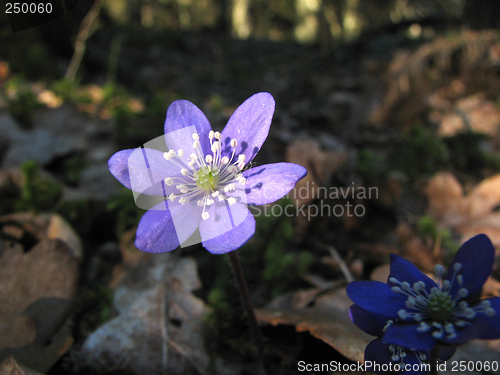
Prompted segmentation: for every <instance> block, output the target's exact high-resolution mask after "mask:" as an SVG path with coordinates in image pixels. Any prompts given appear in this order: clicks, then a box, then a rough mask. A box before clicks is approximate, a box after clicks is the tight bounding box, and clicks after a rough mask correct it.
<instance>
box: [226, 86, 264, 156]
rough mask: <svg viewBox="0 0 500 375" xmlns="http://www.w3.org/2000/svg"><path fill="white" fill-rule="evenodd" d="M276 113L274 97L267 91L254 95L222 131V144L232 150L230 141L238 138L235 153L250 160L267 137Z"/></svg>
mask: <svg viewBox="0 0 500 375" xmlns="http://www.w3.org/2000/svg"><path fill="white" fill-rule="evenodd" d="M273 113H274V98H273V97H272V95H271V94H269V93H267V92H261V93H258V94H255V95H252V96H251V97H250V98H248V99H247V100H245V101H244V102H243V104H241V105H240V106H239V107H238V108H237V109H236V111H235V112H234V113H233V115H232V116H231V118H230V119H229V121H228V122H227V125H226V127H225V128H224V130H223V131H222V138H221V141H222V146H223V148H224V149H225V153H226V154H229V153H231V152H232V151H230V150H231V148H230V145H229V143H230V142H231V139H236V140H237V141H238V145H237V146H236V152H235V155H239V154H244V155H245V158H246V159H245V162H246V163H248V162H250V161H251V160H252V159H253V158H254V157H255V155H256V154H257V152H258V151H259V150H260V148H261V147H262V144H263V143H264V141H265V140H266V138H267V135H268V133H269V127H270V126H271V120H272V118H273Z"/></svg>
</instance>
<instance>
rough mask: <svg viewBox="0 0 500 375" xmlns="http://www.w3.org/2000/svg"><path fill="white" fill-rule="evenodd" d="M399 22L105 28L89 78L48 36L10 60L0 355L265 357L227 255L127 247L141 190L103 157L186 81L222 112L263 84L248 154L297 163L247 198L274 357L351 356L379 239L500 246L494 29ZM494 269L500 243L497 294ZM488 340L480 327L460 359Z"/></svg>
mask: <svg viewBox="0 0 500 375" xmlns="http://www.w3.org/2000/svg"><path fill="white" fill-rule="evenodd" d="M406 32H407V30H402V31H401V33H398V34H390V35H389V34H388V35H376V36H372V37H368V36H366V37H364V38H363V39H361V40H360V41H358V42H355V43H352V44H349V45H342V46H341V45H339V46H328V47H327V48H325V46H323V47H322V48H320V47H318V46H302V45H298V44H292V43H277V42H269V41H259V40H235V39H232V38H230V37H226V36H221V35H218V34H216V33H212V32H205V33H199V34H188V33H183V34H173V33H169V32H163V31H144V30H142V31H140V32H139V31H138V30H125V29H123V30H122V29H112V30H111V29H110V30H107V29H102V30H99V31H98V32H97V33H96V34H95V35H94V36H93V37H92V38H91V39H89V40H88V42H87V50H86V53H85V56H84V60H83V63H82V66H81V69H80V74H79V76H80V77H82V78H81V79H80V80H79V81H69V80H64V79H61V78H60V77H62V76H63V75H64V69H62V68H61V67H65V66H67V63H68V61H67V60H64V59H61V58H57V57H54V56H53V52H51V49H50V45H47V46H44V45H43V42H42V40H41V39H40V40H37V39H35V41H36V42H38V43H41V44H40V46H39V47H37V48H36V49H34V50H35V51H34V52H33V56H31V57H30V58H27V57H26V58H25V59H24V60H23V61H18V60H16V59H15V57H11V58H8V59H5V60H3V61H0V125H1V126H0V149H1V150H2V151H0V166H1V169H0V202H1V203H0V214H1V215H2V216H0V230H1V241H0V246H1V247H0V285H4V289H1V288H0V306H1V308H0V332H1V334H0V336H1V337H2V338H0V359H1V360H3V359H5V361H4V362H3V363H2V364H1V365H0V366H4V367H3V369H4V370H3V371H7V370H5V369H8V368H9V367H8V366H11V367H12V368H14V366H15V365H14V363H13V362H9V361H8V360H7V359H6V358H8V357H9V356H11V355H12V356H13V357H14V358H15V360H16V361H17V362H19V363H21V364H22V365H23V366H25V369H24V370H18V371H19V372H18V373H20V374H21V373H25V374H30V372H29V370H27V369H26V368H31V369H32V370H35V371H37V372H38V373H44V374H47V375H56V374H94V373H104V374H143V373H145V372H144V371H146V372H147V373H150V374H156V373H158V374H160V373H164V371H167V372H166V373H168V374H185V375H188V374H256V373H258V371H259V370H258V363H257V361H256V350H255V347H254V345H253V344H252V338H251V335H250V332H249V330H248V326H247V323H246V320H245V319H244V313H243V310H242V308H241V307H240V300H239V297H238V294H237V290H236V288H235V286H234V280H233V277H232V275H231V270H230V267H229V264H228V262H227V261H226V260H225V257H224V256H217V255H211V254H209V253H208V252H207V251H206V250H204V249H203V248H202V247H201V246H191V247H188V248H182V249H177V250H175V251H174V252H172V253H168V254H163V255H151V254H146V253H142V252H140V251H138V250H137V249H136V248H135V246H134V237H135V229H136V227H137V223H138V221H139V219H140V218H141V216H142V214H143V213H144V210H141V209H139V208H137V207H136V206H135V203H134V200H133V196H132V193H131V192H130V191H129V190H127V189H125V188H123V187H121V186H120V184H119V183H118V182H117V181H116V180H115V179H114V178H113V177H112V176H111V174H110V173H109V171H108V168H107V160H108V159H109V157H111V155H113V153H115V152H116V151H119V150H121V149H125V148H136V147H139V146H141V145H142V144H144V143H145V142H147V141H149V140H151V139H153V138H156V137H158V136H160V135H162V133H163V123H164V120H165V112H166V110H167V108H168V105H169V104H170V103H171V102H172V101H174V100H176V99H187V100H190V101H192V102H193V103H194V104H196V105H197V106H198V107H199V108H200V109H201V110H202V111H203V112H204V113H205V114H206V115H207V117H208V119H209V120H210V122H211V124H212V126H213V128H214V129H215V130H221V129H222V128H223V127H224V125H225V123H226V122H227V120H228V118H229V116H230V115H231V114H232V112H233V111H234V110H235V109H236V107H237V106H238V105H239V104H241V103H242V102H243V101H244V100H245V99H246V98H248V97H250V96H251V95H252V94H254V93H257V92H261V91H267V92H270V93H271V94H272V95H273V96H274V98H275V101H276V112H275V114H274V117H273V123H272V126H271V131H270V134H269V137H268V139H267V141H266V142H265V143H264V146H263V147H262V149H261V150H260V152H259V154H258V156H257V157H256V158H255V160H254V162H255V164H257V165H259V164H265V163H273V162H279V161H287V162H293V163H297V164H300V165H303V166H304V167H306V168H307V169H308V175H307V176H306V178H304V179H303V180H301V181H300V182H299V183H298V184H297V186H296V188H295V190H293V191H292V192H290V193H289V194H288V195H287V197H285V198H284V199H282V200H280V201H278V202H276V203H274V204H270V205H266V206H264V207H257V208H256V209H255V210H254V214H255V216H256V221H257V230H256V234H255V236H254V237H252V239H251V240H250V241H249V242H248V243H247V244H246V245H244V246H243V247H242V248H241V249H239V250H238V254H239V256H240V257H241V259H242V264H243V268H244V272H245V274H246V276H247V278H248V280H247V281H248V284H249V288H250V291H251V294H252V298H253V301H254V304H255V306H256V307H257V308H258V312H257V317H258V319H259V321H260V323H261V325H262V331H263V334H264V336H265V341H266V346H267V349H266V362H267V363H268V366H269V367H270V368H272V370H273V374H278V375H279V374H298V373H309V374H313V373H318V372H320V371H317V370H312V371H309V372H308V371H301V370H300V367H299V363H301V362H300V361H304V362H303V363H330V362H331V361H332V362H335V363H341V364H353V363H357V362H358V361H362V359H363V351H364V347H365V346H366V344H367V343H368V342H369V341H370V340H371V338H370V337H369V336H368V335H365V334H363V333H362V332H360V331H359V330H358V329H357V328H356V327H355V326H354V325H352V323H350V321H349V317H348V313H347V311H348V308H349V306H350V305H351V302H350V300H349V299H348V297H347V296H346V294H345V286H346V285H347V284H348V283H349V282H350V281H352V280H368V279H371V280H380V281H384V282H385V281H386V279H387V275H388V262H389V254H390V253H395V254H399V255H401V256H403V257H405V258H407V259H409V260H411V261H412V262H413V263H415V264H416V265H417V266H418V267H419V268H420V269H421V270H423V271H424V272H427V273H432V272H433V269H434V265H435V264H436V263H440V264H445V265H446V264H448V263H449V262H450V260H451V258H452V257H453V254H454V252H455V251H456V250H457V249H458V247H459V246H460V245H461V244H462V243H463V242H464V241H465V240H466V239H468V238H470V237H471V236H473V235H475V234H478V233H485V234H487V235H488V236H489V237H490V238H491V240H492V241H493V243H494V244H495V245H496V246H499V245H500V213H498V207H500V174H499V173H500V34H499V33H498V32H491V31H483V32H473V31H467V30H454V31H449V32H447V33H446V34H442V35H437V34H433V35H430V36H429V34H428V33H427V34H425V35H426V37H425V38H424V37H423V36H420V37H419V38H409V37H408V34H407V33H406ZM422 35H424V34H422ZM9 48H14V46H9ZM37 51H38V52H37ZM35 52H37V53H35ZM9 56H15V53H12V54H10V55H9ZM30 59H32V60H33V61H31V60H30ZM40 59H42V60H43V63H40V66H42V67H43V66H48V67H47V71H46V72H43V71H37V70H36V69H34V68H33V67H35V66H36V65H37V64H36V62H37V61H40ZM45 73H46V74H45ZM289 213H290V214H289ZM499 279H500V267H499V264H498V262H497V263H496V265H495V267H494V269H493V274H492V277H491V278H490V279H489V280H488V282H487V283H486V285H485V288H484V290H483V295H484V296H498V295H500V283H499V281H498V280H499ZM9 280H16V282H15V283H12V282H10V283H9V282H8V281H9ZM499 350H500V343H499V342H498V341H492V342H489V343H488V344H487V345H486V344H483V343H476V342H474V343H472V344H468V345H466V346H464V347H463V348H461V349H460V351H459V352H457V354H456V355H455V357H454V360H457V359H465V360H473V361H486V360H490V361H491V360H493V359H495V358H498V351H499ZM0 368H1V367H0ZM328 370H329V372H328V373H331V374H336V373H340V372H342V373H349V372H346V371H342V369H333V368H329V369H328ZM16 371H17V370H16ZM22 371H24V372H22ZM0 373H2V372H1V371H0ZM31 373H32V372H31ZM351 373H359V372H356V371H351ZM444 373H446V372H444ZM470 373H471V374H472V373H474V372H470ZM478 373H480V372H478Z"/></svg>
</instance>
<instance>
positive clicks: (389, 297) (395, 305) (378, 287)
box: [347, 281, 406, 319]
mask: <svg viewBox="0 0 500 375" xmlns="http://www.w3.org/2000/svg"><path fill="white" fill-rule="evenodd" d="M347 295H348V296H349V298H350V299H351V300H352V301H353V302H354V303H355V304H356V305H358V306H359V307H361V308H362V309H364V310H367V311H369V312H372V313H375V314H380V315H382V316H385V317H387V318H388V319H398V318H399V317H398V311H399V310H401V309H405V308H406V304H405V302H406V297H405V296H404V295H403V294H400V293H394V292H393V291H392V290H391V287H390V286H389V285H387V284H384V283H381V282H379V281H354V282H352V283H350V284H349V285H347Z"/></svg>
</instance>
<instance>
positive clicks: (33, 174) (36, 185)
mask: <svg viewBox="0 0 500 375" xmlns="http://www.w3.org/2000/svg"><path fill="white" fill-rule="evenodd" d="M21 171H22V172H23V175H24V183H23V186H22V188H21V196H20V198H19V200H18V201H17V202H16V204H15V209H16V211H26V210H31V211H35V212H38V211H49V210H52V209H53V208H54V207H55V206H56V204H57V203H58V202H59V199H60V198H61V195H62V188H61V186H60V185H59V184H58V183H56V182H54V181H52V180H50V179H47V178H44V177H41V176H40V175H39V173H38V166H37V164H36V162H34V161H27V162H25V163H24V164H23V165H22V166H21Z"/></svg>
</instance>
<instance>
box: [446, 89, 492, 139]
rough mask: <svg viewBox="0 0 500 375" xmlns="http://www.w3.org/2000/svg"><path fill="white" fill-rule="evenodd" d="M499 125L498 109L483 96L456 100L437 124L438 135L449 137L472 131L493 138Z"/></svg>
mask: <svg viewBox="0 0 500 375" xmlns="http://www.w3.org/2000/svg"><path fill="white" fill-rule="evenodd" d="M498 124H500V109H498V107H497V106H496V105H495V104H494V103H493V102H491V101H489V100H486V99H485V95H484V94H482V93H480V94H475V95H472V96H469V97H467V98H463V99H460V100H458V101H457V102H456V103H455V107H454V108H453V109H452V110H451V111H450V112H448V113H447V114H445V115H444V116H443V118H442V119H441V123H440V124H439V129H438V135H439V136H442V137H450V136H453V135H455V134H456V133H458V132H460V131H466V130H473V131H474V132H477V133H483V134H488V135H492V136H495V135H497V133H498Z"/></svg>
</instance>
